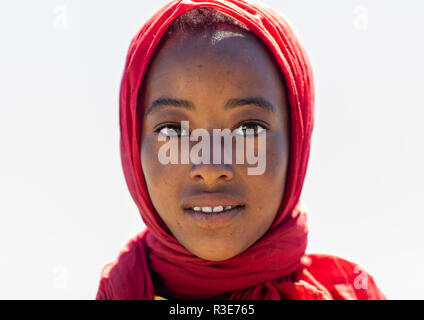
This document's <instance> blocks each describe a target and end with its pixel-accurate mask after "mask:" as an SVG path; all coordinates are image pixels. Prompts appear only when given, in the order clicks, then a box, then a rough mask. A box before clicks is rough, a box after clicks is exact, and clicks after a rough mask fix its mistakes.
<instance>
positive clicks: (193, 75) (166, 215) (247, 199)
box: [141, 31, 289, 261]
mask: <svg viewBox="0 0 424 320" xmlns="http://www.w3.org/2000/svg"><path fill="white" fill-rule="evenodd" d="M141 97H142V98H141V101H142V103H143V106H144V109H146V108H148V107H149V106H150V105H151V104H152V102H153V101H154V100H155V99H158V98H160V97H169V98H174V99H184V100H188V101H190V102H191V103H192V105H193V107H194V108H192V109H187V108H183V107H178V106H174V105H165V106H162V107H161V108H158V109H157V110H155V111H154V112H151V113H149V114H146V113H144V114H143V124H142V127H143V130H142V137H141V161H142V168H143V172H144V176H145V180H146V184H147V188H148V192H149V195H150V198H151V200H152V203H153V205H154V207H155V208H156V210H157V212H158V213H159V215H160V217H161V218H162V220H163V221H164V222H165V224H166V225H167V226H168V228H169V229H170V231H171V232H172V234H173V235H174V237H175V238H176V239H177V240H178V241H179V242H180V243H181V244H182V245H183V246H184V247H185V248H186V249H187V250H189V251H190V252H192V253H193V254H194V255H196V256H198V257H200V258H203V259H206V260H210V261H222V260H227V259H230V258H232V257H234V256H236V255H238V254H240V253H242V252H243V251H245V250H246V249H247V248H249V247H250V246H251V245H252V244H254V243H255V242H256V241H257V240H258V239H260V238H261V237H262V236H263V235H264V234H265V233H266V231H267V230H268V229H269V227H270V226H271V224H272V222H273V221H274V218H275V216H276V214H277V212H278V209H279V207H280V204H281V200H282V197H283V194H284V189H285V183H286V176H287V168H288V157H289V122H288V101H287V97H286V90H285V86H284V82H283V78H282V76H281V74H280V71H279V69H278V67H277V66H276V64H275V62H274V60H273V58H272V56H271V55H270V53H269V52H268V51H267V49H266V47H265V46H264V45H263V44H262V42H261V41H260V40H259V39H257V38H256V37H255V36H253V35H251V34H248V33H245V32H243V31H240V32H233V33H225V32H224V33H223V32H218V33H215V37H213V38H211V37H204V38H201V37H200V36H198V35H194V34H193V35H190V36H188V37H182V36H181V35H179V34H177V35H173V36H171V37H170V38H169V39H167V40H166V42H165V43H164V44H163V46H161V48H160V50H159V51H157V52H156V54H155V56H154V59H153V60H152V63H151V65H150V67H149V69H148V72H147V74H146V77H145V78H144V81H143V86H142V91H141ZM247 97H263V98H265V99H266V100H267V101H269V102H270V103H271V104H272V105H273V106H274V110H273V111H266V110H265V109H264V108H261V107H258V106H257V105H254V104H245V105H241V106H238V107H235V108H231V109H225V108H224V106H225V104H226V102H227V101H228V100H229V99H234V98H247ZM181 120H188V121H189V124H190V131H192V130H193V129H196V128H204V129H207V130H209V132H210V134H212V129H213V128H219V129H225V128H229V129H230V130H231V131H233V130H234V129H236V128H239V127H240V125H242V124H248V127H249V128H252V129H257V128H258V127H257V126H258V125H260V128H264V129H266V170H265V172H264V173H263V174H262V175H248V173H247V168H248V167H249V166H250V167H252V165H249V164H247V163H244V164H236V163H235V159H233V163H232V164H223V163H222V164H213V163H211V164H198V165H196V164H193V163H189V164H167V165H163V164H161V163H160V162H159V160H158V152H159V148H160V147H161V146H162V145H163V144H164V143H165V142H161V141H158V130H161V128H163V127H164V126H165V127H166V125H168V128H174V129H175V128H179V126H180V121H181ZM195 143H197V142H191V144H190V147H191V146H192V144H195ZM234 148H235V144H234ZM179 150H180V149H179ZM234 153H235V151H234V150H233V154H234ZM212 155H213V150H212V151H211V159H212ZM208 193H209V194H214V193H225V194H227V195H231V196H232V197H234V198H237V199H239V200H240V201H241V202H242V203H243V205H244V209H243V211H242V213H241V214H238V215H236V216H235V217H234V218H232V220H231V221H230V222H229V223H227V224H226V225H224V226H219V227H213V226H204V225H199V224H198V223H196V221H194V220H193V218H192V217H191V216H190V215H187V214H186V213H185V212H184V210H183V203H185V202H186V201H187V199H190V198H191V197H193V196H198V195H202V194H208Z"/></svg>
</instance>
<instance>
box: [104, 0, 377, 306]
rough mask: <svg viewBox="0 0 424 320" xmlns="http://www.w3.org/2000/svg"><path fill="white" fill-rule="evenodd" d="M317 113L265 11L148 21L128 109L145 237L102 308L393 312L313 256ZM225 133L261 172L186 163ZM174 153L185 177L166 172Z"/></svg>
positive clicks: (232, 3) (174, 12)
mask: <svg viewBox="0 0 424 320" xmlns="http://www.w3.org/2000/svg"><path fill="white" fill-rule="evenodd" d="M313 103H314V91H313V80H312V73H311V67H310V64H309V61H308V59H307V56H306V54H305V52H304V49H303V48H302V46H301V45H300V43H299V42H298V40H297V38H296V36H295V35H294V33H293V31H292V30H291V28H290V27H289V26H288V24H287V22H286V21H285V20H284V19H283V18H282V17H281V16H279V15H278V14H277V13H276V12H275V11H273V10H272V9H270V8H268V7H265V6H264V5H259V4H252V3H249V2H247V1H242V0H210V1H206V0H201V1H200V0H176V1H172V2H171V3H169V4H168V5H166V6H165V7H164V8H162V9H161V10H160V11H159V12H157V13H156V14H155V15H154V16H153V17H152V18H151V19H150V20H149V21H147V23H146V24H145V25H144V26H143V27H142V29H141V30H140V31H139V33H138V34H137V35H136V36H135V37H134V38H133V40H132V42H131V45H130V48H129V51H128V56H127V60H126V65H125V70H124V74H123V78H122V83H121V95H120V127H121V156H122V165H123V169H124V174H125V178H126V181H127V183H128V187H129V190H130V192H131V195H132V197H133V199H134V201H135V202H136V204H137V206H138V208H139V210H140V213H141V216H142V219H143V221H144V223H145V224H146V227H147V228H146V229H145V230H144V231H143V232H141V233H140V234H138V235H136V236H135V237H134V238H133V239H131V240H130V241H129V242H128V243H127V245H126V246H125V247H124V248H123V249H122V251H121V252H120V254H119V256H118V257H117V259H116V260H115V261H113V262H111V263H109V264H107V265H106V266H105V267H104V268H103V271H102V277H101V281H100V286H99V290H98V293H97V299H273V300H279V299H385V296H384V295H383V294H382V293H381V292H380V290H379V289H378V288H377V286H376V284H375V282H374V280H373V278H372V277H371V276H370V275H368V274H367V273H366V272H365V271H364V270H363V269H362V268H360V267H359V266H358V265H356V264H354V263H352V262H349V261H347V260H344V259H341V258H338V257H335V256H329V255H319V254H309V255H306V254H305V248H306V243H307V232H308V231H307V226H306V212H305V210H304V209H303V208H302V204H301V202H300V200H299V198H300V193H301V190H302V185H303V181H304V177H305V173H306V168H307V162H308V157H309V149H310V140H311V133H312V126H313ZM182 121H186V124H188V126H182V125H181V123H182ZM225 128H228V129H230V130H231V132H232V133H234V134H235V135H236V136H238V137H242V138H243V139H245V141H244V142H245V143H246V152H247V148H248V147H247V145H248V144H253V145H254V151H255V152H256V154H258V157H262V160H264V159H265V160H264V165H265V166H264V170H263V171H262V172H260V173H259V174H249V170H248V168H251V167H252V166H251V164H252V163H247V161H241V162H239V161H235V154H236V152H233V154H232V156H231V157H232V159H231V160H233V161H231V162H227V161H217V162H215V161H214V162H212V161H210V162H208V161H200V162H199V161H193V158H192V155H193V154H195V155H201V156H202V157H203V159H205V158H204V157H205V156H207V158H208V159H209V157H210V159H212V158H214V159H215V158H216V159H218V160H221V159H222V154H221V152H220V151H222V150H224V149H222V150H221V147H218V148H217V147H216V146H215V145H214V146H213V147H211V148H210V149H209V147H207V148H205V147H204V146H203V147H202V148H201V153H196V152H195V153H193V152H191V153H189V154H187V150H189V149H191V151H193V149H194V148H198V147H196V146H195V141H200V139H199V140H197V139H196V137H195V138H194V139H193V137H192V134H194V131H195V130H196V129H203V130H204V131H202V132H206V133H212V132H213V129H225ZM249 132H250V133H252V132H253V135H252V134H248V133H249ZM187 136H190V140H185V142H184V138H185V137H187ZM160 137H162V139H161V138H160ZM163 137H165V138H166V137H169V139H168V140H167V139H163ZM214 138H215V137H214ZM204 139H206V138H204V136H202V139H201V140H202V142H203V140H204ZM261 139H262V140H261ZM171 140H172V142H170V141H171ZM212 140H213V139H212V138H211V139H210V141H212ZM187 141H188V142H187ZM264 141H265V142H264ZM263 142H264V144H263V145H262V147H263V149H261V148H262V147H260V145H261V143H263ZM169 143H171V144H169ZM184 143H185V144H186V147H188V149H184V148H183V144H184ZM165 146H166V147H167V148H169V150H168V151H169V152H168V151H167V152H168V153H166V152H165V154H171V155H172V156H174V158H175V155H176V154H175V153H174V152H180V154H178V155H177V159H178V162H177V163H176V162H175V161H174V162H172V161H171V163H166V164H164V163H163V162H162V161H161V159H160V158H161V156H160V155H162V157H163V155H164V153H163V148H164V147H165ZM173 147H176V148H175V149H173ZM235 147H236V143H235V142H234V140H233V141H232V142H231V144H230V148H233V149H234V150H235ZM234 150H233V151H234ZM264 150H266V151H265V152H264ZM222 153H224V152H222ZM259 153H261V154H259ZM237 154H238V153H237ZM189 156H190V161H189V162H184V161H182V159H183V158H184V157H185V158H188V157H189ZM174 160H175V159H174ZM257 160H258V159H257Z"/></svg>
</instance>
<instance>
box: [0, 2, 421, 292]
mask: <svg viewBox="0 0 424 320" xmlns="http://www.w3.org/2000/svg"><path fill="white" fill-rule="evenodd" d="M165 3H167V1H155V2H153V1H144V0H143V1H141V0H138V1H99V0H96V1H94V0H91V1H76V0H73V1H46V0H45V1H29V0H26V1H23V0H21V1H11V0H9V1H2V2H1V3H0V41H1V43H0V46H1V47H0V48H1V50H0V88H1V89H0V90H1V94H0V146H1V151H0V152H1V158H0V193H1V197H0V298H2V299H16V298H19V299H93V298H94V297H95V294H96V292H97V287H98V281H99V277H100V271H101V268H102V267H103V265H104V264H105V263H106V262H109V261H111V260H112V259H114V258H115V257H116V256H117V254H118V252H119V249H120V248H121V247H122V246H123V244H124V243H125V242H126V241H127V240H128V239H129V238H130V236H132V235H134V234H135V233H137V232H138V231H140V230H141V229H143V228H144V226H143V223H142V220H141V218H140V215H139V213H138V210H137V208H136V206H135V204H134V203H133V200H132V198H131V196H130V194H129V192H128V189H127V186H126V183H125V180H124V175H123V172H122V168H121V162H120V154H119V126H118V125H119V119H118V94H119V85H120V80H121V76H122V71H123V66H124V62H125V57H126V53H127V49H128V46H129V43H130V40H131V38H132V37H133V36H134V35H135V33H136V32H137V31H138V30H139V29H140V28H141V26H142V25H143V24H144V22H145V21H146V20H147V19H148V18H149V17H150V16H151V15H153V14H154V13H155V12H156V11H157V10H158V9H159V8H160V7H162V6H163V5H164V4H165ZM266 3H267V4H269V5H270V6H272V7H273V8H275V9H276V10H278V11H279V12H281V13H282V14H283V15H285V16H286V17H287V18H288V19H289V21H290V22H291V24H292V25H293V27H294V28H295V30H296V31H297V33H298V35H299V37H300V38H301V41H302V42H303V44H304V46H305V48H306V50H307V52H308V54H309V57H310V60H311V62H312V65H313V68H314V74H315V80H316V113H315V118H316V123H315V129H314V133H313V140H312V152H311V157H310V165H309V169H308V174H307V177H306V182H305V187H304V189H303V193H302V199H303V200H304V202H305V203H306V205H307V207H308V209H309V216H308V217H309V229H310V234H309V246H308V249H307V252H309V253H312V252H315V253H329V254H335V255H338V256H341V257H343V258H346V259H349V260H352V261H354V262H356V263H359V264H360V265H361V266H362V267H364V268H365V269H366V270H367V271H368V272H369V273H370V274H371V275H372V276H373V277H374V279H375V280H376V282H377V285H378V286H379V287H380V288H381V290H382V291H383V292H384V293H385V294H386V295H387V297H388V298H391V299H408V298H412V299H422V298H424V296H423V294H422V286H423V285H424V280H423V278H422V269H423V268H424V259H423V254H422V245H423V243H424V232H423V231H422V225H423V223H424V217H423V213H424V212H423V208H422V207H421V204H422V196H423V194H424V193H423V191H424V188H423V184H422V181H423V179H424V175H423V170H422V164H423V163H424V161H423V160H424V153H423V151H422V148H423V147H422V146H423V143H422V138H423V137H424V134H423V131H422V130H423V129H422V128H421V126H422V124H423V121H422V118H423V116H424V111H423V110H424V109H423V102H422V101H423V95H422V90H423V84H424V83H423V71H424V70H423V69H424V68H423V67H424V62H423V57H424V46H423V41H422V32H423V30H424V20H423V19H422V12H423V9H424V7H423V5H422V3H420V2H419V1H412V0H409V1H402V2H401V1H396V2H395V1H383V0H379V1H377V0H373V1H362V2H359V1H346V0H345V1H337V0H333V1H322V0H321V1H299V0H285V1H281V0H280V1H277V0H275V1H271V0H268V1H266Z"/></svg>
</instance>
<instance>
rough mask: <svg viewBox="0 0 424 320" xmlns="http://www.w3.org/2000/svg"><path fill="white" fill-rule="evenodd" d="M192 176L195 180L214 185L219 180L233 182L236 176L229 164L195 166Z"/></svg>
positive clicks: (191, 172) (191, 171)
mask: <svg viewBox="0 0 424 320" xmlns="http://www.w3.org/2000/svg"><path fill="white" fill-rule="evenodd" d="M190 176H191V178H192V179H195V180H199V179H201V180H204V181H205V182H207V183H214V182H216V181H218V180H231V179H232V178H233V176H234V172H233V169H232V167H231V165H227V164H224V165H222V164H218V165H217V164H200V165H193V167H192V168H191V170H190Z"/></svg>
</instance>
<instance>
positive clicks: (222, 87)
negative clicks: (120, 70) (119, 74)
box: [144, 29, 283, 95]
mask: <svg viewBox="0 0 424 320" xmlns="http://www.w3.org/2000/svg"><path fill="white" fill-rule="evenodd" d="M144 86H145V87H146V90H147V93H149V94H155V95H156V94H157V95H165V94H167V93H169V92H170V91H172V92H182V91H185V92H187V91H190V90H191V91H193V90H194V91H198V90H203V91H204V90H205V88H204V87H205V86H206V87H207V88H208V90H207V91H208V92H209V93H211V92H215V93H221V94H225V92H230V91H233V92H234V91H239V94H249V95H252V94H254V92H252V90H253V91H255V92H256V93H257V94H275V91H276V90H277V91H282V90H283V80H282V77H281V73H280V70H279V69H278V67H277V65H276V63H275V61H274V59H273V57H272V56H271V54H270V53H269V52H268V50H267V48H266V47H265V45H264V44H263V43H262V42H261V40H260V39H258V38H257V37H256V36H254V35H253V34H250V33H247V32H242V31H234V30H225V29H224V30H217V31H215V32H213V33H210V34H189V35H180V34H176V35H173V36H171V37H170V38H168V39H166V41H165V42H163V43H162V44H161V46H160V47H159V48H158V49H157V51H156V54H155V56H154V57H153V59H152V62H151V65H150V67H149V69H148V71H147V74H146V76H145V80H144Z"/></svg>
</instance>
